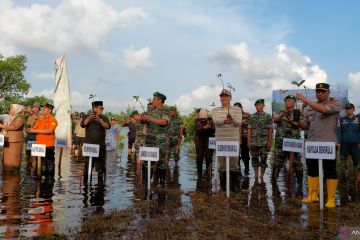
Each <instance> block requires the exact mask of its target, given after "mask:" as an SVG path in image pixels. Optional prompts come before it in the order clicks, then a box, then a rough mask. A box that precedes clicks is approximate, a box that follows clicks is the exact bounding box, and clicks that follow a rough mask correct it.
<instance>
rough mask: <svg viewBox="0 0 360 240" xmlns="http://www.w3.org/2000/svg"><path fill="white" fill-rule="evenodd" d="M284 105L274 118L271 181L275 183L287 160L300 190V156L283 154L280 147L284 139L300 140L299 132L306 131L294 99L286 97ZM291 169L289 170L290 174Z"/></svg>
mask: <svg viewBox="0 0 360 240" xmlns="http://www.w3.org/2000/svg"><path fill="white" fill-rule="evenodd" d="M284 103H285V110H284V111H281V112H280V114H279V115H276V116H274V123H276V135H275V151H274V161H273V163H272V177H273V180H275V181H276V179H277V178H278V175H279V172H280V169H281V168H282V166H283V164H284V162H285V161H286V160H289V161H290V162H291V165H290V167H292V168H293V169H294V170H295V173H296V178H297V182H298V187H299V189H301V186H302V180H303V165H302V163H301V154H300V153H298V152H285V151H283V150H282V147H283V139H284V138H291V139H300V138H301V133H300V130H301V129H306V128H307V125H306V123H305V122H304V121H303V115H302V114H301V112H300V110H298V109H295V105H296V97H295V96H294V95H288V96H286V97H285V99H284ZM293 169H289V170H290V172H291V174H292V171H293ZM291 174H290V176H291Z"/></svg>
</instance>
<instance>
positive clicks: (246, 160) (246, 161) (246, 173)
mask: <svg viewBox="0 0 360 240" xmlns="http://www.w3.org/2000/svg"><path fill="white" fill-rule="evenodd" d="M243 161H244V165H245V171H244V174H245V176H249V159H243Z"/></svg>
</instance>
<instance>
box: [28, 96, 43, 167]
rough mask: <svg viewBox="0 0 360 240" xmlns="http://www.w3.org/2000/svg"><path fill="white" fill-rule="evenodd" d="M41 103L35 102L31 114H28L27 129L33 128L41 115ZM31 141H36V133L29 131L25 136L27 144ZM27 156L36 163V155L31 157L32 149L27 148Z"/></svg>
mask: <svg viewBox="0 0 360 240" xmlns="http://www.w3.org/2000/svg"><path fill="white" fill-rule="evenodd" d="M39 111H40V104H39V103H34V104H33V105H32V107H31V114H30V115H29V116H28V118H27V120H26V123H25V127H26V129H28V128H32V127H33V126H34V124H35V123H36V121H37V120H38V119H39V117H40V113H39ZM29 141H33V142H35V141H36V134H34V133H27V134H26V137H25V142H26V144H27V143H28V142H29ZM26 157H27V159H28V161H30V159H31V158H32V159H33V160H32V162H33V163H35V157H31V150H27V149H26Z"/></svg>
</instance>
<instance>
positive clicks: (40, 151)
mask: <svg viewBox="0 0 360 240" xmlns="http://www.w3.org/2000/svg"><path fill="white" fill-rule="evenodd" d="M45 154H46V145H45V144H32V145H31V156H36V157H45Z"/></svg>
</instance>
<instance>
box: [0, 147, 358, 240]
mask: <svg viewBox="0 0 360 240" xmlns="http://www.w3.org/2000/svg"><path fill="white" fill-rule="evenodd" d="M125 149H126V146H125ZM58 156H59V152H57V156H56V161H55V164H54V165H51V166H50V168H48V167H47V165H45V167H44V169H43V177H42V178H35V177H34V176H33V175H32V174H31V171H29V169H28V168H27V165H28V163H27V161H26V160H25V159H24V160H23V162H22V167H21V174H6V175H4V174H3V173H2V169H0V185H1V187H0V189H1V193H0V199H1V202H0V210H1V215H0V237H4V238H5V237H6V238H22V237H34V236H37V235H39V234H41V233H52V232H60V233H68V232H69V231H70V230H71V229H73V228H74V227H77V226H79V225H80V223H81V222H82V221H83V219H84V218H86V217H87V216H88V215H89V214H91V213H93V212H100V213H106V212H108V211H110V210H112V209H125V208H128V207H130V206H131V205H132V204H133V203H134V202H135V203H141V204H145V205H146V208H145V210H144V212H142V213H143V214H142V216H141V218H153V217H159V216H160V217H161V216H164V217H177V216H179V215H181V214H184V213H186V214H191V213H192V204H191V200H190V196H189V194H188V193H189V192H194V191H198V192H200V193H201V194H208V195H211V194H214V191H216V190H214V189H215V188H216V186H215V183H216V182H218V179H214V178H212V179H210V178H206V177H203V178H201V179H200V181H198V177H197V173H196V159H195V155H194V151H193V149H192V148H191V147H187V146H183V147H182V149H181V152H180V156H181V159H180V160H179V162H178V163H177V164H176V163H175V162H174V161H173V160H171V161H170V163H169V166H168V168H167V169H166V172H167V174H166V184H165V186H164V187H161V186H159V185H158V184H152V189H151V192H148V191H147V189H146V188H147V184H146V180H145V179H143V177H142V175H141V165H139V164H137V163H136V161H134V160H132V159H128V158H127V152H126V151H124V152H115V151H112V152H107V159H106V171H105V172H106V174H103V175H102V174H100V175H99V173H98V172H97V171H96V170H94V171H93V178H92V181H91V184H90V185H89V184H88V183H87V181H86V179H85V175H86V174H84V172H85V173H86V172H87V171H86V170H87V164H88V162H87V161H86V160H85V159H84V158H78V159H72V158H71V156H70V152H69V151H68V150H65V149H64V152H63V156H62V161H61V166H60V165H59V159H58V158H59V157H58ZM52 169H55V170H56V171H53V170H52ZM213 171H214V170H213ZM253 179H254V178H253V171H252V169H251V170H250V176H249V177H245V176H244V177H243V178H242V180H241V185H240V186H241V187H240V192H239V193H232V194H231V196H232V198H234V199H235V201H237V203H238V204H237V207H241V208H244V209H248V210H249V211H258V212H259V219H261V221H270V222H271V221H274V222H277V221H287V222H288V224H290V225H294V226H295V227H299V226H300V227H301V228H304V229H314V231H320V232H323V234H324V236H326V235H327V234H328V235H331V236H334V234H335V235H336V231H337V230H338V229H339V223H337V222H338V219H339V218H340V217H339V215H338V214H337V212H336V211H326V212H325V213H326V214H324V216H322V215H321V213H320V211H319V205H318V204H316V203H315V204H310V205H303V204H302V203H301V201H300V200H301V198H302V197H301V193H302V189H301V188H298V187H297V183H296V180H295V179H293V180H291V181H287V175H286V173H285V174H283V173H282V174H280V176H279V178H278V180H277V181H276V182H271V178H270V169H268V170H267V171H266V175H265V183H264V184H257V183H254V181H253ZM304 185H305V184H304ZM303 188H304V189H306V186H303ZM348 189H349V187H346V186H345V185H341V184H340V188H339V193H340V203H341V204H342V205H343V204H348V203H351V201H353V198H350V197H349V195H350V194H349V192H348ZM147 199H150V200H147Z"/></svg>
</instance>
